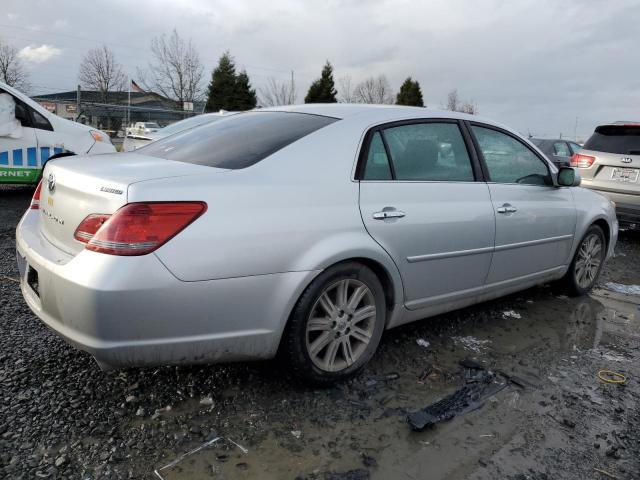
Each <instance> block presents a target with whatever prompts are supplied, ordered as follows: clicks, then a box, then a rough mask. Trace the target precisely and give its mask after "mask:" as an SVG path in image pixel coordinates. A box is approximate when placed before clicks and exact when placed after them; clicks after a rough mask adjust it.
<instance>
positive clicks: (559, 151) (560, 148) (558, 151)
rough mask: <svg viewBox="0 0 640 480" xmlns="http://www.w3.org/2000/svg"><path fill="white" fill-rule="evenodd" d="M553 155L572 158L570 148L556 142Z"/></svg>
mask: <svg viewBox="0 0 640 480" xmlns="http://www.w3.org/2000/svg"><path fill="white" fill-rule="evenodd" d="M553 154H554V155H558V156H559V157H570V156H571V152H570V151H569V146H568V145H567V144H566V143H564V142H555V143H554V144H553Z"/></svg>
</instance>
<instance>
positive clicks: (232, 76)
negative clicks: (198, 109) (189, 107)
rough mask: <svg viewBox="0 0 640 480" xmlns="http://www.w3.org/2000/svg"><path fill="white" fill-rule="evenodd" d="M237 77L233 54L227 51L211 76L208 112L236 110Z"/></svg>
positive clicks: (206, 107)
mask: <svg viewBox="0 0 640 480" xmlns="http://www.w3.org/2000/svg"><path fill="white" fill-rule="evenodd" d="M236 77H237V76H236V66H235V63H234V62H233V58H232V57H231V54H230V53H229V52H228V51H226V52H225V53H224V54H223V55H222V56H221V57H220V60H219V61H218V66H217V67H216V68H215V70H214V71H213V73H212V74H211V82H210V83H209V88H208V94H207V104H206V105H205V110H206V111H207V112H217V111H219V110H221V109H223V110H235V108H234V107H235V96H236Z"/></svg>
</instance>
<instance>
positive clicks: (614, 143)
mask: <svg viewBox="0 0 640 480" xmlns="http://www.w3.org/2000/svg"><path fill="white" fill-rule="evenodd" d="M584 149H585V150H595V151H597V152H606V153H619V154H623V155H624V154H626V155H640V126H636V125H602V126H600V127H597V128H596V131H595V132H594V133H593V135H591V137H590V138H589V140H587V143H585V144H584Z"/></svg>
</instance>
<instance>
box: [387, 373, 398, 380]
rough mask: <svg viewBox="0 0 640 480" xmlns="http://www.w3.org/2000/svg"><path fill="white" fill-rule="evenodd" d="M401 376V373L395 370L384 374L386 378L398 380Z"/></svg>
mask: <svg viewBox="0 0 640 480" xmlns="http://www.w3.org/2000/svg"><path fill="white" fill-rule="evenodd" d="M399 378H400V374H399V373H396V372H393V373H389V374H387V375H385V376H384V379H385V380H397V379H399Z"/></svg>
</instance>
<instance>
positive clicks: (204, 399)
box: [200, 395, 213, 405]
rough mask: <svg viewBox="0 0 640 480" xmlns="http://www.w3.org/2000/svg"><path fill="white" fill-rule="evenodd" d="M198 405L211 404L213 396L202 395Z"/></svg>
mask: <svg viewBox="0 0 640 480" xmlns="http://www.w3.org/2000/svg"><path fill="white" fill-rule="evenodd" d="M200 405H213V398H211V395H209V396H208V397H202V398H201V399H200Z"/></svg>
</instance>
